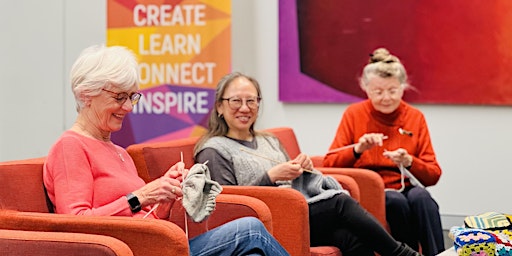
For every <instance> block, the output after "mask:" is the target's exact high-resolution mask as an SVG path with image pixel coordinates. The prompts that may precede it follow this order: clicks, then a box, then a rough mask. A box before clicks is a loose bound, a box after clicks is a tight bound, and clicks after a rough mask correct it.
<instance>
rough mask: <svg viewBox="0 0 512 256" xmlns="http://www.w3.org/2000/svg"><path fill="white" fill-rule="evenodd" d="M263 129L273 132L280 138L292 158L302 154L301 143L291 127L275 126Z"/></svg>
mask: <svg viewBox="0 0 512 256" xmlns="http://www.w3.org/2000/svg"><path fill="white" fill-rule="evenodd" d="M263 131H265V132H269V133H272V134H274V135H275V136H276V137H277V138H278V139H279V141H280V142H281V144H282V145H283V147H284V149H285V150H286V152H287V153H288V156H290V159H294V158H295V157H296V156H298V155H299V154H300V152H301V151H300V147H299V143H298V142H297V137H296V136H295V132H294V131H293V129H292V128H291V127H275V128H269V129H265V130H263Z"/></svg>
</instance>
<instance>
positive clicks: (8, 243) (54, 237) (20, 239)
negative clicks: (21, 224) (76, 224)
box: [0, 229, 133, 256]
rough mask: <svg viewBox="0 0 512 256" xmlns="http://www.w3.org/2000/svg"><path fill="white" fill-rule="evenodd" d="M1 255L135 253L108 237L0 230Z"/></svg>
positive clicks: (107, 255)
mask: <svg viewBox="0 0 512 256" xmlns="http://www.w3.org/2000/svg"><path fill="white" fill-rule="evenodd" d="M0 255H10V256H25V255H75V256H87V255H95V256H133V253H132V251H131V250H130V247H128V245H126V244H125V243H123V242H121V241H120V240H118V239H115V238H113V237H109V236H100V235H90V234H80V233H62V232H41V231H20V230H6V229H0Z"/></svg>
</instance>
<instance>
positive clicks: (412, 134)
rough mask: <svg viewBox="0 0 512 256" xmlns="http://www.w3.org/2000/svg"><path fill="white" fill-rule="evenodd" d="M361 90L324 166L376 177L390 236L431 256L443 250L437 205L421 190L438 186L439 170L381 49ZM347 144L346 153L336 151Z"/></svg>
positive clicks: (400, 75)
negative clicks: (379, 179)
mask: <svg viewBox="0 0 512 256" xmlns="http://www.w3.org/2000/svg"><path fill="white" fill-rule="evenodd" d="M360 86H361V88H362V89H363V91H365V92H366V94H367V96H368V100H365V101H363V102H359V103H355V104H352V105H350V106H349V107H348V108H347V109H346V111H345V113H344V114H343V117H342V119H341V122H340V124H339V127H338V130H337V132H336V136H335V138H334V141H333V142H332V144H331V146H330V151H329V153H327V154H326V156H325V158H324V166H326V167H355V168H365V169H370V170H374V171H376V172H377V173H378V174H380V176H381V177H382V179H383V181H384V184H385V187H386V218H387V221H388V224H389V226H390V229H391V233H392V235H393V236H394V237H395V238H396V239H397V240H399V241H404V242H406V243H407V244H408V245H409V246H411V247H412V248H414V249H418V242H419V244H421V248H422V253H423V254H424V255H427V256H431V255H436V254H438V253H440V252H442V251H443V250H444V240H443V233H442V227H441V221H440V216H439V206H438V204H437V203H436V202H435V200H434V199H433V198H432V197H431V195H430V193H429V192H428V191H427V190H426V189H425V187H427V186H432V185H435V184H436V183H437V181H438V180H439V178H440V176H441V168H440V167H439V164H438V163H437V160H436V156H435V154H434V150H433V149H432V143H431V141H430V135H429V131H428V127H427V123H426V121H425V117H424V116H423V114H422V113H421V112H420V111H419V110H418V109H416V108H414V107H412V106H411V105H409V104H407V103H405V102H404V101H403V100H402V96H403V93H404V89H406V88H407V86H408V82H407V74H406V71H405V68H404V66H403V65H402V64H401V63H400V60H399V59H398V58H397V57H395V56H393V55H391V54H390V53H389V52H388V51H387V50H386V49H383V48H380V49H377V50H375V52H374V53H373V54H372V55H371V58H370V63H369V64H368V65H366V67H365V68H364V70H363V74H362V77H361V81H360ZM352 144H355V146H354V147H353V148H351V150H336V149H339V148H342V147H344V146H347V145H352ZM410 174H412V177H410Z"/></svg>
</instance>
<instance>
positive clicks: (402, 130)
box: [398, 128, 412, 137]
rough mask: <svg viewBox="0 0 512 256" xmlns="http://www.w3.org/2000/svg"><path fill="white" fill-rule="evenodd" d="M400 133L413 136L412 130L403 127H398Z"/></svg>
mask: <svg viewBox="0 0 512 256" xmlns="http://www.w3.org/2000/svg"><path fill="white" fill-rule="evenodd" d="M398 133H400V134H401V135H408V136H409V137H412V132H411V131H407V130H404V129H402V128H398Z"/></svg>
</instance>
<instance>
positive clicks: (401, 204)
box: [386, 191, 409, 210]
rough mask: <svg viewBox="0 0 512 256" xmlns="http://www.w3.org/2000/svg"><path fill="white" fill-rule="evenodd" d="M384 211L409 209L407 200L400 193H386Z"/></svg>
mask: <svg viewBox="0 0 512 256" xmlns="http://www.w3.org/2000/svg"><path fill="white" fill-rule="evenodd" d="M386 209H405V210H408V209H409V202H408V200H407V198H406V197H405V196H404V195H403V194H402V193H400V192H396V191H386Z"/></svg>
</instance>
